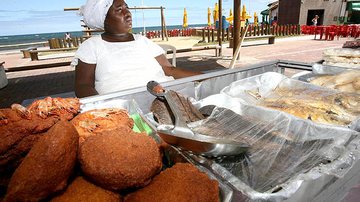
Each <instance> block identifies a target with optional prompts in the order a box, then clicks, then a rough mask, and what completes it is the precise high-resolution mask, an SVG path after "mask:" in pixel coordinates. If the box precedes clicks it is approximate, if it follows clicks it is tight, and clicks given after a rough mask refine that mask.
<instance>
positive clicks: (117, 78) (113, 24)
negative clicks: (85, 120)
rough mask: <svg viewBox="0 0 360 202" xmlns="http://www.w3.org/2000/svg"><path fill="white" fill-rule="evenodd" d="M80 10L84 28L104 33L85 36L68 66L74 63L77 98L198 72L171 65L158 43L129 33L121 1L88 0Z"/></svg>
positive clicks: (128, 20) (129, 23)
mask: <svg viewBox="0 0 360 202" xmlns="http://www.w3.org/2000/svg"><path fill="white" fill-rule="evenodd" d="M80 12H81V14H82V15H83V17H84V22H85V24H86V25H87V26H88V27H90V28H92V29H104V30H105V32H104V33H103V34H101V35H97V36H93V37H91V38H89V39H87V40H86V41H85V42H84V43H82V44H81V46H80V47H79V49H78V51H77V52H76V54H75V58H74V60H73V62H72V65H73V66H76V68H75V93H76V95H77V96H78V97H86V96H91V95H97V94H106V93H110V92H115V91H120V90H124V89H129V88H135V87H140V86H146V84H147V82H148V81H151V80H155V81H158V82H164V81H169V80H173V79H174V78H175V79H177V78H183V77H187V76H193V75H198V74H200V72H192V71H186V70H181V69H178V68H175V67H174V66H172V65H171V64H170V63H169V61H168V60H167V58H166V56H165V55H164V53H165V52H164V50H163V49H162V48H161V47H160V46H158V45H156V44H155V43H153V42H152V41H151V40H149V39H147V38H146V37H144V36H141V35H138V34H132V33H130V30H131V28H132V17H131V13H130V11H129V8H128V6H127V4H126V3H125V1H124V0H88V1H87V3H86V4H85V5H84V6H82V7H81V9H80Z"/></svg>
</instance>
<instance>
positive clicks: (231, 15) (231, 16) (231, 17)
mask: <svg viewBox="0 0 360 202" xmlns="http://www.w3.org/2000/svg"><path fill="white" fill-rule="evenodd" d="M233 20H234V16H233V13H232V9H230V14H229V17H227V18H226V21H228V22H229V23H230V24H233Z"/></svg>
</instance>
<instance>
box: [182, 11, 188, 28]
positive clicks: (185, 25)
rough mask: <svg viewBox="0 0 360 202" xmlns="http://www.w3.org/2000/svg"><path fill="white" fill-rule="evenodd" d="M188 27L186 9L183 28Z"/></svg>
mask: <svg viewBox="0 0 360 202" xmlns="http://www.w3.org/2000/svg"><path fill="white" fill-rule="evenodd" d="M187 27H188V22H187V13H186V8H184V18H183V28H187Z"/></svg>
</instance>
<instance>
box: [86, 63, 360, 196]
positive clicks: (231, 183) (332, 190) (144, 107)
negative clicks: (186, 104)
mask: <svg viewBox="0 0 360 202" xmlns="http://www.w3.org/2000/svg"><path fill="white" fill-rule="evenodd" d="M289 69H291V70H301V71H309V72H311V71H312V65H310V64H306V63H299V62H292V61H282V60H279V61H272V62H266V63H261V64H257V65H253V66H251V67H248V68H243V69H229V70H224V71H217V72H210V73H207V74H203V75H198V76H194V77H190V78H184V79H179V80H174V81H170V82H166V83H163V84H162V85H163V86H164V87H165V88H167V89H171V90H174V91H176V92H178V93H180V94H182V95H184V96H187V97H193V98H195V99H196V100H202V99H205V98H207V97H209V96H211V95H215V94H219V93H220V92H221V90H222V89H223V88H225V87H227V86H229V85H230V84H231V83H232V82H234V81H238V80H241V79H244V78H248V77H252V76H256V75H260V74H263V73H267V72H277V73H281V74H286V71H287V70H289ZM117 100H128V101H131V102H126V103H123V104H124V105H127V108H129V105H132V104H131V103H135V108H137V109H136V110H138V111H139V113H141V114H143V115H146V114H149V113H150V106H151V103H152V101H153V100H154V97H153V96H152V95H151V94H150V93H149V92H148V91H147V89H146V87H140V88H134V89H129V90H124V91H121V92H116V93H111V94H107V95H99V96H93V97H87V98H83V99H81V103H82V104H83V108H97V107H99V106H101V105H104V104H105V106H111V104H110V105H107V104H106V103H114V102H117ZM131 107H134V106H130V108H131ZM269 117H271V113H270V115H269ZM297 121H298V120H293V119H292V118H291V120H290V122H291V123H295V122H297ZM313 125H314V127H315V128H317V129H318V128H320V129H319V130H320V131H330V132H331V131H335V132H334V134H335V135H336V133H337V132H338V133H342V134H345V135H344V137H345V136H346V137H347V138H346V140H345V142H346V143H344V141H343V140H342V138H339V139H338V140H336V141H335V142H341V145H336V146H339V148H340V147H341V148H342V149H344V152H341V155H338V156H336V157H334V158H333V159H332V160H331V162H328V163H323V164H320V165H315V166H314V167H312V168H311V169H308V170H307V171H306V172H304V173H295V174H294V176H289V178H288V179H286V180H283V181H281V182H280V183H279V184H276V186H274V187H272V188H270V189H266V190H263V191H259V189H255V188H253V187H251V186H249V185H248V184H246V183H244V182H243V181H242V180H241V179H239V178H238V176H236V175H235V174H234V173H232V172H230V171H229V170H228V169H226V168H225V167H224V164H222V161H221V160H220V161H218V160H216V159H215V160H214V159H208V158H205V157H202V156H197V155H194V154H192V153H191V152H188V151H184V150H180V149H178V148H175V147H171V148H170V150H169V151H167V152H168V154H167V155H169V157H170V158H171V157H174V156H176V157H174V158H173V159H183V161H187V162H190V163H192V164H194V165H196V166H197V167H198V168H199V169H200V170H202V171H205V172H206V173H207V174H208V175H209V176H210V177H211V178H213V179H216V180H217V181H218V182H219V187H220V192H221V193H220V198H221V200H222V201H340V200H341V199H342V198H343V197H344V196H345V195H346V194H347V193H348V191H349V190H350V188H351V187H353V186H354V185H356V184H358V183H359V182H360V172H359V171H360V165H359V164H360V162H359V151H358V146H359V143H360V140H359V138H358V135H359V133H358V132H356V131H355V130H350V129H347V128H346V127H330V128H327V127H324V126H317V125H316V124H313ZM331 133H332V132H331ZM155 135H156V134H155ZM336 138H337V137H336ZM329 151H330V150H329ZM331 151H332V150H331ZM179 157H181V158H179Z"/></svg>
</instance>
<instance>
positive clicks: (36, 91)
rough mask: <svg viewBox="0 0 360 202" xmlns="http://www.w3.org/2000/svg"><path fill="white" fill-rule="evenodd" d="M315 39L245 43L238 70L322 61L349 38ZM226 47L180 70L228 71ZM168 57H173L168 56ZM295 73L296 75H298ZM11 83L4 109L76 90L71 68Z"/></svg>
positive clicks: (17, 63)
mask: <svg viewBox="0 0 360 202" xmlns="http://www.w3.org/2000/svg"><path fill="white" fill-rule="evenodd" d="M313 38H314V36H311V35H310V36H309V35H307V36H295V37H287V38H277V39H276V41H275V44H272V45H269V44H268V42H267V40H256V41H245V42H244V43H243V47H242V49H241V57H240V60H239V61H237V62H236V65H235V67H236V68H243V67H247V66H249V65H253V64H256V63H260V62H266V61H272V60H278V59H282V60H293V61H300V62H306V63H314V62H317V61H320V60H322V52H323V51H324V50H326V49H329V48H340V47H342V45H343V44H344V43H345V41H347V40H351V39H347V38H340V39H339V40H334V41H324V40H313ZM200 40H201V38H199V37H172V38H169V41H161V39H154V41H155V42H156V43H159V44H170V45H173V46H175V47H176V48H177V49H183V48H191V47H194V46H197V45H198V42H199V41H200ZM228 46H229V44H228V43H224V44H223V50H222V56H220V57H216V56H215V50H202V51H191V52H185V53H177V54H176V62H177V67H178V68H183V69H188V70H195V71H203V72H208V71H214V70H221V69H226V68H228V67H229V65H230V61H231V59H232V53H233V50H232V48H228ZM73 54H74V52H67V53H60V54H59V53H56V54H46V55H40V56H39V60H38V61H31V60H30V58H23V55H22V53H21V52H20V50H12V51H2V52H0V62H2V61H4V62H5V64H4V67H5V69H9V70H11V69H13V70H14V69H16V68H22V67H27V66H30V67H31V66H34V67H36V66H39V65H41V66H45V67H46V66H47V65H51V64H63V63H64V64H70V61H71V60H72V56H73ZM167 57H168V58H171V57H172V54H168V55H167ZM294 73H295V72H294ZM6 76H7V79H8V82H9V84H8V85H7V86H6V87H4V88H2V89H0V107H9V106H10V105H11V104H12V103H21V102H22V101H24V100H26V99H31V98H37V97H42V96H47V95H56V94H59V93H66V92H73V91H74V68H73V67H70V66H69V65H65V66H60V67H53V68H41V69H33V70H28V71H14V72H7V73H6Z"/></svg>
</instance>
